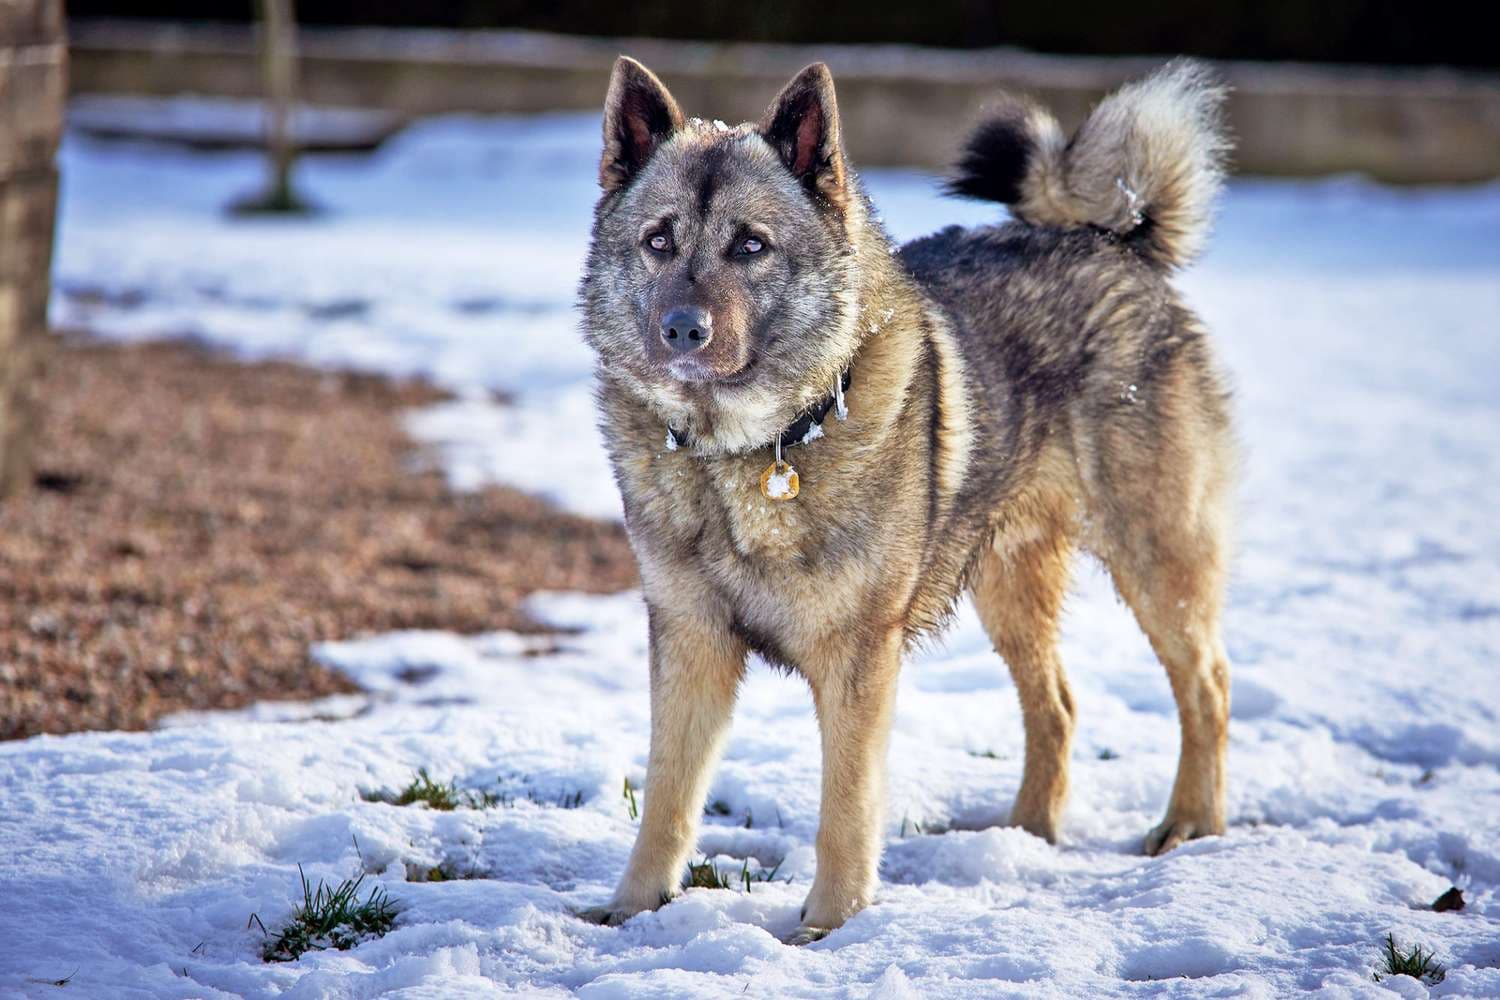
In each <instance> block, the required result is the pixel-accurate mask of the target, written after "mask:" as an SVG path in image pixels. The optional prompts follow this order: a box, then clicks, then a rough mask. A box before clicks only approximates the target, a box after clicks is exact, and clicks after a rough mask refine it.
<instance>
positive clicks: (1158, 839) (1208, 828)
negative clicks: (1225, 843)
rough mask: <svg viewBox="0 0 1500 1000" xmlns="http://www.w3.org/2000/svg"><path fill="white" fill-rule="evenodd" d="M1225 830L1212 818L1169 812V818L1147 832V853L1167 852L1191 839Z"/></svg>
mask: <svg viewBox="0 0 1500 1000" xmlns="http://www.w3.org/2000/svg"><path fill="white" fill-rule="evenodd" d="M1223 832H1224V825H1223V824H1222V823H1215V822H1213V821H1212V820H1194V819H1191V818H1189V817H1186V816H1182V817H1179V816H1176V815H1174V814H1172V813H1168V814H1167V818H1166V819H1164V820H1162V821H1161V822H1160V823H1158V824H1157V825H1156V826H1154V827H1152V828H1151V832H1150V833H1148V834H1146V853H1147V854H1148V855H1150V856H1151V857H1153V858H1154V857H1156V856H1157V855H1159V854H1166V853H1167V852H1168V851H1170V850H1172V849H1173V848H1174V847H1181V846H1182V845H1183V844H1185V843H1187V842H1188V841H1189V840H1197V839H1198V838H1199V837H1211V836H1214V835H1215V834H1220V833H1223Z"/></svg>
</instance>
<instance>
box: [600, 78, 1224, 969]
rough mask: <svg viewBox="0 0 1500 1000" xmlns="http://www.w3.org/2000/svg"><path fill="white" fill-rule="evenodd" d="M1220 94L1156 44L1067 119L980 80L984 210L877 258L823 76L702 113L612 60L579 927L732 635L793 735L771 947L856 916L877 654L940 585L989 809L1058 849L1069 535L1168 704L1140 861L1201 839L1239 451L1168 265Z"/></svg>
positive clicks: (626, 911)
mask: <svg viewBox="0 0 1500 1000" xmlns="http://www.w3.org/2000/svg"><path fill="white" fill-rule="evenodd" d="M1223 99H1224V90H1223V88H1221V87H1220V86H1219V85H1218V84H1217V83H1216V82H1215V81H1214V80H1213V79H1212V78H1211V76H1210V74H1209V73H1208V72H1207V71H1206V70H1205V69H1204V68H1203V67H1201V66H1199V65H1197V64H1195V63H1192V62H1189V61H1181V60H1179V61H1176V62H1173V63H1169V64H1167V65H1166V66H1165V67H1163V68H1162V69H1160V70H1159V71H1157V72H1156V73H1155V74H1154V75H1151V76H1150V77H1148V78H1146V79H1144V80H1141V81H1138V82H1135V83H1132V84H1129V85H1126V86H1125V87H1123V88H1121V89H1120V90H1118V91H1116V92H1115V93H1113V94H1112V95H1110V96H1109V97H1107V98H1105V99H1104V100H1103V101H1102V102H1101V103H1100V104H1099V105H1098V106H1097V107H1096V108H1095V110H1094V111H1093V112H1092V114H1091V115H1090V116H1089V118H1088V119H1087V121H1086V122H1085V123H1084V124H1083V125H1082V126H1081V127H1080V128H1079V130H1078V131H1077V133H1076V134H1075V135H1073V136H1071V137H1069V136H1067V135H1066V134H1065V133H1064V132H1063V130H1062V128H1061V127H1060V126H1059V124H1058V122H1057V121H1056V119H1054V118H1053V117H1052V116H1051V115H1050V114H1049V113H1048V112H1047V111H1045V110H1043V109H1042V108H1041V107H1039V106H1038V105H1036V104H1034V103H1031V102H1029V101H1026V100H1022V99H1019V98H1014V97H1002V98H1001V99H999V101H998V102H997V103H996V104H995V106H994V108H993V110H992V111H990V112H989V113H988V115H987V117H985V118H984V120H983V121H982V123H981V124H979V126H978V127H977V129H976V130H975V131H974V132H973V134H972V136H971V137H970V138H969V140H968V142H967V144H966V146H965V147H964V148H963V152H962V155H961V157H960V159H959V161H958V164H957V167H956V171H955V173H954V174H953V176H952V177H951V179H950V181H949V189H950V190H951V192H952V193H954V194H957V195H960V196H967V197H972V198H978V199H985V200H989V201H994V202H999V203H1003V204H1005V205H1008V206H1009V207H1010V213H1011V215H1012V219H1011V221H1007V222H1004V223H1002V224H997V225H993V226H984V227H980V228H974V229H964V228H961V227H957V226H953V227H950V228H947V229H944V230H942V231H941V232H938V233H937V234H935V235H932V236H928V237H925V238H922V239H918V240H916V241H914V242H911V243H908V244H906V245H905V246H902V247H900V248H899V249H898V248H897V247H895V246H894V245H893V244H892V242H891V240H890V238H889V237H888V236H887V235H886V233H885V232H884V231H883V229H882V228H881V225H880V223H879V222H878V220H877V218H876V216H875V214H874V212H873V209H872V207H871V205H870V202H869V201H868V199H867V198H866V196H865V195H864V193H863V192H862V190H861V187H860V184H859V181H858V178H857V177H856V176H855V174H854V173H853V171H852V170H851V169H850V167H849V164H848V162H847V160H846V158H845V155H844V147H843V141H842V136H841V132H840V124H839V112H838V104H837V100H836V98H835V93H834V86H833V79H832V77H831V75H830V73H829V71H828V69H827V67H826V66H824V65H822V64H815V65H812V66H809V67H808V68H807V69H805V70H803V71H802V72H801V73H800V74H798V75H797V76H796V77H795V78H794V79H793V80H792V81H791V82H790V83H789V84H787V86H786V87H785V89H783V90H782V92H781V94H780V95H779V96H778V97H777V98H776V100H775V101H774V102H772V104H771V105H770V107H769V109H768V110H767V111H766V112H765V114H764V116H763V117H762V118H761V119H760V121H759V122H756V123H752V124H742V125H739V126H735V127H729V126H725V125H724V124H722V123H718V122H712V123H711V122H705V121H702V120H699V119H689V118H685V117H684V116H683V113H682V111H681V110H680V109H679V107H678V105H677V103H676V101H674V99H673V98H672V96H671V94H670V93H668V91H667V89H666V87H665V86H663V85H662V83H661V81H660V80H658V79H657V77H656V76H654V75H653V74H652V73H651V71H650V70H648V69H646V67H644V66H642V65H641V64H640V63H638V62H635V61H633V60H631V59H629V58H625V57H621V58H620V59H619V61H618V62H617V63H616V64H615V67H614V71H613V74H612V77H611V80H610V84H609V91H608V96H607V98H606V102H605V106H604V146H603V154H602V157H601V162H600V167H599V183H600V186H601V188H602V194H601V197H600V199H599V202H598V205H597V208H596V210H595V217H594V227H593V233H592V242H591V245H590V249H589V254H588V258H587V264H586V268H585V274H584V277H583V280H582V283H581V289H580V309H581V313H582V317H583V327H584V335H585V337H586V339H587V341H588V343H589V344H590V345H592V347H593V349H594V350H595V352H596V353H597V360H598V391H597V395H598V406H599V413H600V426H601V429H602V431H603V435H604V439H605V442H606V446H607V449H608V452H609V456H610V460H611V463H612V466H613V470H614V475H615V478H616V480H617V482H618V485H619V489H620V494H621V497H622V499H623V506H624V517H625V526H626V529H627V531H628V534H629V537H630V540H631V543H632V545H633V547H634V550H635V552H636V555H637V557H638V560H639V563H640V571H641V581H642V587H643V591H644V595H645V600H646V605H647V610H648V621H649V632H650V657H649V659H650V679H651V688H650V690H651V694H650V697H651V745H650V757H649V763H648V769H647V779H646V792H645V806H644V813H643V815H642V818H641V823H640V832H639V835H638V837H637V839H636V842H635V847H634V850H633V852H632V853H631V856H630V860H629V863H628V867H627V868H626V871H625V873H624V876H623V878H622V879H621V881H620V883H619V886H618V888H617V889H616V891H615V893H614V895H613V897H612V898H611V899H610V901H609V902H608V903H607V904H606V905H604V906H602V907H598V908H596V909H592V910H588V911H585V913H584V914H583V916H585V917H586V918H588V919H592V920H594V921H597V922H601V923H608V924H615V923H619V922H621V921H623V920H625V919H627V918H629V917H630V916H632V915H634V914H636V913H639V912H641V911H644V910H651V909H655V908H656V907H659V906H661V905H662V904H663V903H665V902H667V901H668V900H670V899H671V898H672V897H673V896H674V895H675V894H676V893H677V892H678V891H679V886H680V883H681V879H682V873H683V867H684V864H685V862H686V861H687V859H688V855H689V853H690V851H692V850H693V848H694V846H695V842H696V836H697V826H698V818H699V816H700V814H701V812H702V810H703V801H704V798H705V795H706V793H707V784H708V779H709V774H710V770H711V768H712V767H713V765H714V763H715V761H716V759H717V755H718V753H719V751H720V749H721V746H722V744H723V741H724V737H725V732H726V730H727V728H728V724H729V720H730V714H731V710H732V709H733V706H734V702H735V696H736V690H737V687H738V685H739V683H740V681H741V678H742V677H743V676H744V673H745V669H746V661H747V656H748V654H750V653H755V654H757V655H759V656H760V657H761V658H762V659H763V660H764V661H766V662H767V663H770V664H772V665H775V666H778V667H781V668H784V669H786V670H788V671H793V672H795V673H797V674H800V675H801V676H802V677H803V678H805V679H806V681H807V683H808V685H809V687H810V688H811V693H812V697H813V701H814V705H815V707H816V713H817V719H818V723H819V728H820V732H821V743H822V761H823V771H822V806H821V815H820V821H819V828H818V834H817V841H816V848H817V872H816V876H815V878H814V880H813V883H812V887H811V890H810V892H809V893H808V896H807V899H806V903H805V906H804V907H803V910H802V921H801V925H800V927H799V929H798V931H797V932H796V934H795V936H794V937H793V939H792V940H794V941H797V942H806V941H811V940H816V939H817V938H819V937H821V936H822V935H824V934H826V933H827V932H828V931H830V930H832V929H833V928H836V927H838V926H840V925H841V924H843V923H844V921H846V920H848V919H849V918H850V917H851V916H852V915H853V914H855V913H857V912H858V911H859V910H861V909H862V908H863V907H865V906H866V905H868V904H869V903H870V901H871V898H872V896H873V894H874V892H875V890H876V888H877V886H878V881H879V879H878V864H879V857H880V849H881V842H882V828H883V825H884V820H885V816H884V812H883V801H882V789H883V783H884V769H885V768H884V758H885V754H886V745H887V739H888V734H889V732H890V726H891V715H892V709H893V702H894V699H895V693H896V678H897V673H898V671H899V669H900V665H901V658H902V653H903V650H904V649H905V648H906V647H907V646H908V645H909V644H911V643H912V641H913V640H915V639H917V638H918V637H920V636H924V635H928V634H930V633H933V632H934V631H935V630H937V629H939V628H940V627H941V626H942V625H943V624H944V623H945V621H946V620H947V619H948V618H949V617H950V615H951V613H952V611H953V608H954V606H955V602H956V601H957V600H958V599H959V598H960V597H961V596H963V595H964V594H968V595H969V596H970V597H971V598H972V599H973V602H974V605H975V607H976V608H977V609H978V613H979V617H980V619H981V620H982V622H983V624H984V627H985V629H986V631H987V632H988V634H989V637H990V638H991V640H992V641H993V643H994V646H995V649H996V650H997V651H998V652H999V654H1000V656H1001V657H1002V658H1003V659H1004V660H1005V662H1006V664H1007V665H1008V666H1009V668H1010V672H1011V675H1012V677H1013V679H1014V682H1015V686H1016V690H1017V692H1018V694H1019V696H1020V701H1021V708H1022V716H1023V719H1024V722H1025V730H1026V744H1025V745H1026V752H1025V767H1024V773H1023V777H1022V780H1021V786H1020V789H1019V791H1018V793H1017V795H1016V799H1015V804H1014V809H1013V812H1012V814H1011V822H1012V823H1013V824H1014V825H1017V826H1020V827H1022V828H1023V829H1025V830H1028V831H1030V832H1031V833H1033V834H1036V835H1037V836H1039V837H1044V838H1046V839H1047V840H1048V841H1055V840H1056V838H1057V835H1058V829H1059V823H1060V820H1061V816H1062V812H1063V806H1064V801H1065V799H1066V797H1067V791H1068V758H1069V749H1070V744H1071V739H1072V735H1073V726H1074V708H1073V699H1072V696H1071V694H1070V692H1069V688H1068V682H1067V679H1066V677H1065V676H1064V672H1063V665H1062V663H1061V662H1060V661H1059V658H1058V653H1057V633H1058V616H1059V612H1060V609H1061V607H1062V603H1063V597H1064V593H1065V591H1066V589H1067V586H1068V580H1069V564H1070V561H1071V558H1072V556H1073V554H1074V553H1075V551H1077V550H1080V549H1082V550H1086V551H1088V552H1090V553H1092V554H1093V555H1095V556H1097V557H1098V558H1099V559H1100V560H1101V561H1102V563H1103V564H1104V566H1105V567H1106V568H1107V569H1108V571H1109V573H1110V574H1111V576H1112V578H1113V581H1114V584H1115V587H1116V589H1117V591H1118V593H1119V595H1120V597H1121V598H1122V599H1123V600H1124V602H1125V603H1126V604H1127V605H1128V606H1129V607H1130V608H1131V610H1132V611H1133V612H1134V614H1135V617H1136V620H1137V621H1138V623H1139V624H1140V626H1141V628H1142V629H1143V630H1144V632H1145V634H1146V635H1147V636H1148V637H1149V639H1150V642H1151V645H1152V647H1153V649H1154V650H1155V652H1156V655H1157V656H1158V658H1159V659H1160V660H1161V662H1162V664H1163V665H1164V666H1165V668H1166V671H1167V675H1168V677H1169V678H1170V681H1171V687H1172V691H1173V694H1174V695H1175V697H1176V701H1177V706H1178V713H1179V718H1180V722H1181V730H1182V746H1181V758H1180V761H1179V765H1178V770H1177V778H1176V783H1175V785H1174V786H1173V788H1172V792H1171V798H1170V802H1169V804H1168V806H1167V810H1166V816H1165V817H1164V818H1163V820H1162V822H1161V823H1160V825H1158V826H1156V827H1155V828H1154V829H1153V830H1151V831H1150V832H1149V833H1148V834H1147V836H1146V839H1145V850H1146V852H1147V853H1149V854H1158V853H1160V852H1163V851H1167V850H1170V849H1172V848H1173V847H1175V846H1177V845H1179V844H1181V843H1183V842H1184V841H1186V840H1188V839H1190V838H1194V837H1200V836H1204V835H1207V834H1218V833H1222V832H1223V830H1224V821H1225V816H1224V814H1225V756H1226V742H1227V727H1228V718H1229V663H1228V659H1227V657H1226V655H1225V651H1224V646H1223V642H1222V641H1221V637H1220V613H1221V607H1222V603H1223V594H1224V587H1225V577H1226V573H1227V563H1228V557H1229V528H1230V510H1229V501H1230V493H1231V490H1232V485H1233V480H1234V478H1235V474H1236V469H1235V466H1236V459H1235V447H1234V440H1233V432H1232V428H1231V421H1230V405H1229V395H1228V391H1227V389H1226V386H1225V383H1224V381H1223V379H1222V376H1221V375H1220V374H1219V372H1218V369H1217V368H1216V365H1215V362H1214V360H1213V357H1212V353H1211V349H1210V345H1209V342H1208V339H1207V335H1206V332H1205V330H1204V327H1203V325H1202V324H1201V323H1200V321H1199V320H1198V318H1197V317H1195V316H1194V314H1193V313H1192V312H1191V311H1190V310H1189V309H1188V308H1187V307H1186V306H1185V305H1184V304H1183V302H1182V300H1181V298H1180V297H1179V296H1178V294H1177V293H1176V292H1175V291H1174V290H1173V288H1172V286H1171V284H1170V283H1169V280H1168V279H1169V277H1170V275H1171V274H1172V272H1173V271H1174V270H1175V269H1176V268H1179V267H1181V266H1183V265H1185V264H1187V263H1189V262H1190V261H1191V260H1192V259H1193V258H1194V257H1195V256H1196V255H1197V254H1198V252H1199V251H1200V250H1201V248H1202V246H1203V243H1204V240H1205V237H1206V234H1207V230H1208V227H1209V222H1210V212H1211V208H1212V205H1213V202H1214V199H1215V196H1216V195H1217V193H1218V191H1219V189H1220V187H1221V184H1222V177H1223V162H1224V158H1225V156H1226V155H1227V151H1228V142H1227V140H1226V137H1225V131H1224V128H1223V124H1222V117H1221V107H1222V103H1223Z"/></svg>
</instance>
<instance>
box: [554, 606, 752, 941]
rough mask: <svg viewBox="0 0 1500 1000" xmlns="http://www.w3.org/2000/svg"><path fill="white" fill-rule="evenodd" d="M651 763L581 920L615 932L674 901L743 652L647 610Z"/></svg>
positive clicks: (716, 631)
mask: <svg viewBox="0 0 1500 1000" xmlns="http://www.w3.org/2000/svg"><path fill="white" fill-rule="evenodd" d="M649 610H650V621H651V756H650V759H649V761H648V763H647V765H646V790H645V798H646V802H645V809H644V811H643V813H642V815H641V829H640V832H639V833H638V834H636V838H635V849H634V850H633V851H631V854H630V863H629V865H628V866H627V867H626V869H625V876H624V878H622V879H621V880H620V884H619V887H618V888H616V889H615V894H614V897H613V898H612V899H611V900H610V902H609V903H608V905H606V906H603V907H599V908H596V909H592V910H587V911H585V912H584V913H583V914H581V916H583V917H584V918H585V919H589V920H593V921H595V922H596V923H609V924H618V923H620V922H622V921H624V920H627V919H629V918H630V917H632V916H634V915H635V914H637V913H640V912H641V911H642V910H654V909H656V908H657V907H658V906H661V905H662V904H663V903H665V902H666V901H667V900H669V899H671V898H672V897H673V896H675V895H677V893H678V891H679V889H680V888H681V882H682V872H683V866H684V865H685V864H686V863H687V860H688V854H689V853H690V852H691V851H692V850H693V848H694V847H695V846H696V844H697V837H698V821H699V818H700V817H701V816H702V813H703V800H704V798H705V796H706V795H707V794H708V778H709V772H710V770H711V768H712V766H713V764H714V762H715V761H716V760H717V759H718V756H719V751H720V750H721V749H722V747H723V742H724V736H725V733H726V732H727V731H728V729H729V716H730V712H731V710H732V709H733V708H734V699H735V693H736V692H737V690H738V688H739V683H740V679H741V677H743V676H744V672H745V647H744V645H743V643H741V642H740V640H739V639H737V638H736V637H735V636H734V635H733V633H731V632H730V630H729V628H728V627H727V624H720V623H718V622H716V621H711V620H706V616H705V618H699V617H697V615H696V614H695V613H694V611H698V610H699V609H693V610H692V611H689V612H688V613H685V614H684V613H680V612H675V611H667V610H663V609H662V608H660V607H657V606H654V605H653V606H651V607H650V609H649Z"/></svg>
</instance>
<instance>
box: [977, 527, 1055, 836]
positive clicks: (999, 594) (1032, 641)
mask: <svg viewBox="0 0 1500 1000" xmlns="http://www.w3.org/2000/svg"><path fill="white" fill-rule="evenodd" d="M1072 551H1073V546H1072V543H1071V541H1070V539H1069V538H1068V535H1067V533H1066V532H1065V531H1063V530H1060V529H1059V530H1056V531H1051V532H1049V533H1048V534H1046V535H1044V536H1043V537H1041V538H1037V539H1030V540H1027V541H1024V542H1021V543H1019V544H1007V542H1006V538H1005V535H1004V534H1001V535H1000V536H998V537H997V541H996V543H995V545H994V546H992V547H991V548H990V549H989V551H988V552H986V553H985V555H984V556H983V557H982V558H981V561H980V563H979V566H978V568H977V571H976V573H975V576H974V581H973V584H972V590H973V597H974V607H975V608H976V609H977V610H978V612H979V619H980V621H982V622H983V623H984V627H985V631H987V632H988V633H989V636H990V641H991V642H993V643H994V644H995V650H996V651H997V652H998V653H999V654H1000V655H1001V656H1002V657H1004V658H1005V662H1006V664H1007V665H1008V666H1009V667H1010V674H1011V677H1012V678H1014V680H1015V684H1016V693H1017V694H1018V695H1020V698H1021V718H1022V721H1023V722H1024V723H1025V726H1026V767H1025V772H1024V773H1023V775H1022V777H1021V790H1020V792H1019V793H1017V795H1016V803H1015V806H1014V807H1013V808H1012V810H1011V817H1010V821H1011V824H1012V825H1013V826H1019V827H1021V828H1022V829H1024V830H1026V831H1027V832H1029V833H1034V834H1036V835H1037V836H1038V837H1043V838H1045V839H1046V840H1047V841H1048V842H1049V843H1055V842H1056V840H1057V830H1058V826H1059V824H1060V822H1061V820H1062V812H1063V807H1064V805H1065V804H1066V802H1067V797H1068V755H1069V751H1070V748H1071V746H1072V741H1073V695H1072V693H1071V692H1070V691H1069V690H1068V679H1067V676H1066V675H1065V674H1064V672H1063V665H1062V660H1061V659H1060V658H1059V657H1058V655H1057V622H1058V616H1059V614H1060V613H1061V611H1062V602H1063V597H1064V594H1065V593H1066V591H1067V587H1068V568H1069V564H1070V562H1071V557H1072Z"/></svg>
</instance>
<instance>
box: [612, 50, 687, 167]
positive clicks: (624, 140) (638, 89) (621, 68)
mask: <svg viewBox="0 0 1500 1000" xmlns="http://www.w3.org/2000/svg"><path fill="white" fill-rule="evenodd" d="M680 128H682V112H681V111H680V110H679V109H678V107H677V102H676V101H674V100H672V95H671V94H669V93H667V88H666V87H664V86H662V82H661V81H660V80H658V79H657V78H656V74H655V73H652V72H651V71H650V70H649V69H647V68H646V67H644V66H642V65H641V64H640V63H638V62H636V61H635V60H634V59H632V58H630V57H629V56H621V57H620V58H618V59H616V60H615V68H614V72H613V73H611V74H610V76H609V94H608V95H607V96H606V97H605V98H604V155H603V156H602V157H601V158H600V160H599V186H600V187H602V188H603V189H604V190H605V191H614V190H615V189H617V188H620V187H623V186H624V185H625V184H626V182H627V181H629V180H630V178H631V177H633V176H635V173H636V171H638V170H640V169H641V168H642V167H644V166H645V165H646V161H647V160H649V159H650V158H651V154H652V153H653V152H655V151H656V147H657V146H659V145H661V144H662V142H664V141H665V140H666V139H667V137H668V136H670V135H671V134H672V133H673V132H676V131H677V130H678V129H680Z"/></svg>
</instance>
